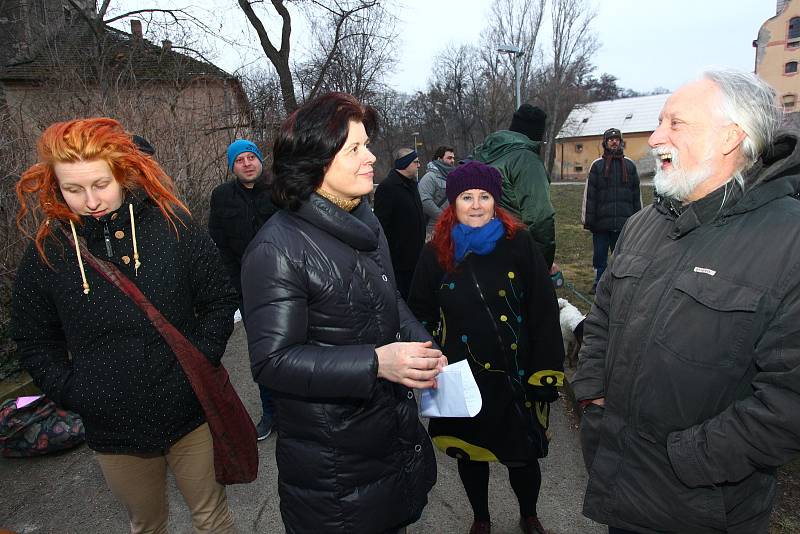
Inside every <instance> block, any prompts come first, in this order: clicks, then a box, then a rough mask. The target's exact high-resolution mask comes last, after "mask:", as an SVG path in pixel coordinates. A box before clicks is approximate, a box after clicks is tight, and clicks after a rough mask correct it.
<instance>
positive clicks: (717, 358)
mask: <svg viewBox="0 0 800 534" xmlns="http://www.w3.org/2000/svg"><path fill="white" fill-rule="evenodd" d="M762 296H763V293H762V292H761V291H759V290H758V289H755V288H752V287H748V286H743V285H740V284H737V283H735V282H732V281H730V280H725V279H724V278H718V277H715V276H709V275H707V274H703V273H695V272H687V273H683V274H681V275H680V276H679V277H678V279H677V280H676V281H675V286H674V287H673V289H672V291H671V292H670V295H669V297H668V302H667V305H666V307H665V316H664V320H663V324H662V327H661V328H660V329H659V334H658V336H657V337H656V343H658V344H659V345H661V346H662V347H664V348H665V349H667V350H668V351H669V352H670V353H671V354H672V355H673V356H675V357H676V358H677V359H679V360H681V361H684V362H686V363H690V364H693V365H697V366H701V367H731V366H733V365H734V364H735V362H736V361H737V359H738V357H739V354H740V352H741V350H742V346H743V344H744V342H745V340H747V339H748V338H749V337H750V336H749V334H750V330H751V323H752V321H753V319H754V318H755V312H756V310H757V309H758V305H759V303H760V301H761V298H762Z"/></svg>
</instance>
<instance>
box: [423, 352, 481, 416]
mask: <svg viewBox="0 0 800 534" xmlns="http://www.w3.org/2000/svg"><path fill="white" fill-rule="evenodd" d="M436 380H437V382H438V387H437V388H436V389H424V390H422V393H421V394H420V399H419V400H420V415H422V416H424V417H475V415H477V413H478V412H480V411H481V406H482V405H483V399H481V392H480V390H479V389H478V384H477V383H476V382H475V377H474V376H472V371H471V370H470V368H469V362H467V360H461V361H460V362H457V363H453V364H450V365H447V366H445V367H444V368H443V369H442V372H441V373H439V376H437V377H436Z"/></svg>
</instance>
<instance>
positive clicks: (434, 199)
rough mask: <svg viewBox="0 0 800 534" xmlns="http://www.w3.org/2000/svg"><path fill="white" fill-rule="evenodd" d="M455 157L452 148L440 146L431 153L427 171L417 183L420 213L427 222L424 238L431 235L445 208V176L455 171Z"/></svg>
mask: <svg viewBox="0 0 800 534" xmlns="http://www.w3.org/2000/svg"><path fill="white" fill-rule="evenodd" d="M455 165H456V156H455V151H454V149H453V147H451V146H440V147H438V148H437V149H436V152H434V153H433V161H431V162H430V163H428V167H427V171H428V172H426V173H425V175H424V176H423V177H422V179H421V180H420V181H419V198H420V200H422V211H423V212H424V213H425V218H426V220H427V227H426V237H430V236H432V235H433V228H434V226H436V221H437V220H438V219H439V215H441V214H442V211H444V209H445V208H446V207H447V205H448V204H447V195H446V194H445V186H446V185H447V175H448V174H450V172H451V171H452V170H453V169H455Z"/></svg>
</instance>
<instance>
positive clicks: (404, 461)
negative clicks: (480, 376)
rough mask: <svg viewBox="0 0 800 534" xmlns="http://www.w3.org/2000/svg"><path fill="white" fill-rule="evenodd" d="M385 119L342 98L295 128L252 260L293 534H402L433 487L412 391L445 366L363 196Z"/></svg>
mask: <svg viewBox="0 0 800 534" xmlns="http://www.w3.org/2000/svg"><path fill="white" fill-rule="evenodd" d="M375 124H376V115H375V111H374V110H373V109H372V108H371V107H368V106H365V105H363V104H361V103H359V102H358V101H357V100H356V99H355V98H354V97H353V96H352V95H347V94H344V93H328V94H325V95H322V96H319V97H317V98H315V99H313V100H310V101H308V102H306V103H305V104H303V105H302V106H301V107H300V108H298V109H297V110H296V111H295V112H294V113H292V114H291V115H290V116H289V117H288V118H287V119H286V120H285V121H284V123H283V125H282V126H281V129H280V131H279V133H278V136H277V138H276V140H275V145H274V163H273V175H274V177H275V180H274V183H273V188H274V196H273V198H274V199H275V201H276V202H277V203H278V205H279V206H280V207H281V208H283V209H282V210H281V211H279V212H278V213H277V214H276V215H275V216H274V217H272V218H271V219H270V220H269V221H267V223H266V224H265V225H264V226H263V228H261V230H260V231H259V232H258V234H256V237H255V238H254V239H253V241H252V242H251V243H250V246H249V247H248V249H247V252H246V253H245V255H244V259H243V262H242V289H243V292H244V309H245V321H246V323H247V325H246V326H247V341H248V344H249V347H250V360H251V367H252V370H253V377H254V378H255V379H256V381H257V382H259V383H261V384H265V385H267V386H268V387H269V388H270V390H271V391H272V392H273V394H274V397H275V408H276V412H277V416H278V419H279V421H280V425H279V427H278V441H277V446H276V459H277V464H278V485H279V487H278V489H279V494H280V499H281V502H280V508H281V516H282V517H283V522H284V525H285V527H286V532H287V533H288V534H295V533H311V532H325V533H326V534H336V533H342V534H345V533H347V534H350V533H354V532H358V533H364V534H367V533H371V534H372V533H374V534H384V533H386V534H388V533H398V532H403V531H405V526H406V525H408V524H411V523H413V522H415V521H416V520H417V519H419V517H420V514H421V513H422V509H423V507H424V506H425V504H426V503H427V494H428V491H430V489H431V487H433V484H434V483H435V481H436V463H435V460H434V456H433V447H432V446H431V442H430V438H429V437H428V435H427V433H426V432H425V429H424V428H423V427H422V425H421V423H420V421H419V418H418V416H417V403H416V400H415V398H414V393H413V391H412V388H430V387H433V386H434V385H435V384H436V376H437V374H438V373H439V371H440V370H441V369H442V367H443V366H444V365H446V363H447V360H446V359H445V358H444V357H443V356H442V353H441V352H440V351H439V350H438V349H435V348H433V347H432V342H431V337H430V335H429V334H428V332H427V331H426V330H425V329H424V328H423V327H422V326H421V325H420V324H419V323H418V322H417V320H416V319H414V316H413V315H412V314H411V312H410V311H409V310H408V307H407V306H406V304H405V301H404V300H403V299H402V298H400V296H399V294H398V292H397V287H396V285H395V277H394V272H393V270H392V264H391V260H390V258H389V246H388V244H387V242H386V237H385V236H384V233H383V230H382V227H381V224H380V222H378V219H377V218H376V217H375V215H373V213H372V210H371V209H370V206H369V203H368V202H366V200H365V196H366V195H368V194H369V192H370V191H372V179H373V164H374V163H375V156H374V155H373V154H372V152H371V151H370V149H369V141H370V137H369V136H370V135H371V134H372V133H373V132H374V130H375ZM410 164H411V161H408V162H406V164H405V165H402V166H401V168H406V167H408V166H409V165H410Z"/></svg>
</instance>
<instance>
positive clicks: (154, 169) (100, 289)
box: [11, 118, 237, 533]
mask: <svg viewBox="0 0 800 534" xmlns="http://www.w3.org/2000/svg"><path fill="white" fill-rule="evenodd" d="M37 151H38V160H39V161H38V163H36V164H35V165H33V166H32V167H31V168H30V169H28V170H27V171H26V172H25V173H24V174H23V175H22V177H21V178H20V180H19V182H18V184H17V195H18V197H19V200H20V204H21V207H20V210H19V214H18V217H17V222H18V224H19V225H20V228H21V229H23V231H26V230H30V229H32V228H35V235H34V236H32V237H33V240H32V243H31V244H30V246H29V248H28V250H27V251H26V253H25V255H24V257H23V259H22V262H21V264H20V267H19V271H18V273H17V278H16V281H15V287H14V297H13V302H12V309H11V313H12V323H11V328H12V336H13V338H14V341H16V343H17V354H18V356H19V359H20V362H21V363H22V365H23V366H24V367H25V368H26V369H27V370H28V371H29V372H30V374H31V376H32V377H33V379H34V382H35V383H36V385H37V386H38V387H39V388H40V389H41V390H42V391H43V392H44V393H45V394H46V395H47V396H48V397H50V398H51V399H52V400H53V401H55V402H56V403H57V404H60V405H61V406H63V407H65V408H67V409H69V410H72V411H75V412H77V413H79V414H80V415H81V417H82V419H83V422H84V426H85V430H86V441H87V443H88V445H89V447H90V448H91V449H93V450H94V451H95V452H96V458H97V460H98V462H99V464H100V467H101V469H102V471H103V475H104V476H105V478H106V481H107V483H108V485H109V487H110V489H111V491H112V492H113V493H114V495H115V496H116V497H117V498H118V499H119V500H120V501H121V502H122V504H123V505H124V506H125V508H126V509H127V512H128V516H129V519H130V528H131V532H165V531H166V522H167V515H168V514H167V510H168V505H167V501H166V488H165V484H166V471H167V468H169V469H170V470H171V471H172V472H173V473H174V475H175V480H176V483H177V485H178V489H179V490H180V491H181V493H182V494H183V497H184V499H185V500H186V503H187V504H188V506H189V508H190V509H191V513H192V522H193V524H194V527H195V530H196V531H197V532H215V533H220V532H224V533H225V532H233V531H234V527H233V519H232V517H231V513H230V510H229V508H228V503H227V499H226V496H225V489H224V486H222V485H220V484H218V483H217V481H216V480H215V470H214V457H213V449H212V439H211V434H210V432H209V428H208V424H207V423H206V419H205V416H204V413H203V410H202V409H201V405H200V403H199V401H198V397H197V396H196V395H195V393H194V391H193V389H192V386H191V385H190V382H189V379H188V378H187V374H186V372H185V371H184V369H183V368H182V363H183V362H181V364H179V362H178V358H176V353H175V352H174V351H173V348H172V347H173V345H172V344H170V342H169V341H168V340H167V339H166V338H165V337H163V336H162V333H161V332H162V330H161V329H160V328H157V327H156V326H154V323H152V322H151V320H150V319H148V316H147V315H145V313H143V310H144V308H142V307H140V305H139V304H137V303H135V301H134V300H133V297H130V298H129V297H128V296H126V294H128V293H127V291H126V292H123V291H122V290H121V289H122V287H123V286H125V283H127V284H130V285H132V286H135V290H134V291H140V293H141V294H143V295H144V297H145V299H146V300H149V301H150V303H152V305H153V306H154V307H155V309H156V310H157V311H160V313H161V314H162V315H163V317H164V318H166V320H167V321H168V323H171V325H174V327H175V328H176V329H177V331H178V332H179V333H180V334H182V335H183V336H185V338H186V339H188V340H189V341H190V343H191V344H192V345H193V346H194V347H196V348H197V349H198V350H199V352H200V353H202V356H205V358H207V359H208V360H209V361H210V362H211V363H212V364H213V365H216V366H218V365H219V362H220V358H221V357H222V354H223V352H224V350H225V345H226V343H227V340H228V337H229V336H230V334H231V331H232V329H233V313H234V311H235V309H236V306H237V298H236V293H235V292H234V291H233V289H232V288H231V287H230V285H229V284H228V282H227V280H226V277H225V274H224V271H223V269H222V266H221V264H220V261H219V258H218V252H217V248H216V247H215V246H214V243H213V242H212V241H211V239H210V238H209V237H208V235H206V233H205V231H203V230H202V229H200V227H198V226H197V225H195V223H194V222H193V221H192V219H191V217H190V215H189V212H188V210H187V208H186V206H184V204H183V203H182V202H181V201H180V200H178V198H177V197H176V196H175V192H174V187H173V184H172V181H171V179H170V178H169V177H168V176H167V175H166V174H165V173H164V171H163V170H162V169H161V167H160V166H159V165H158V163H156V162H155V160H153V159H152V158H151V157H150V156H148V155H146V154H144V153H143V152H141V151H139V150H138V149H137V147H136V145H135V144H134V142H133V140H132V139H131V137H130V136H129V135H128V134H127V133H126V132H125V131H124V130H123V128H122V126H121V125H120V124H119V123H118V122H117V121H115V120H112V119H105V118H94V119H83V120H73V121H68V122H62V123H57V124H53V125H52V126H50V127H49V128H47V129H46V130H45V131H44V133H43V134H42V135H41V138H40V139H39V142H38V145H37ZM102 265H105V266H106V269H105V270H104V269H101V268H100V267H98V266H102ZM108 272H112V273H117V274H118V275H119V276H118V277H117V278H116V282H114V280H115V278H114V277H113V276H109V275H108ZM104 273H105V274H104ZM120 279H122V280H123V282H119V280H120ZM126 287H130V286H126ZM202 356H201V358H202Z"/></svg>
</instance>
